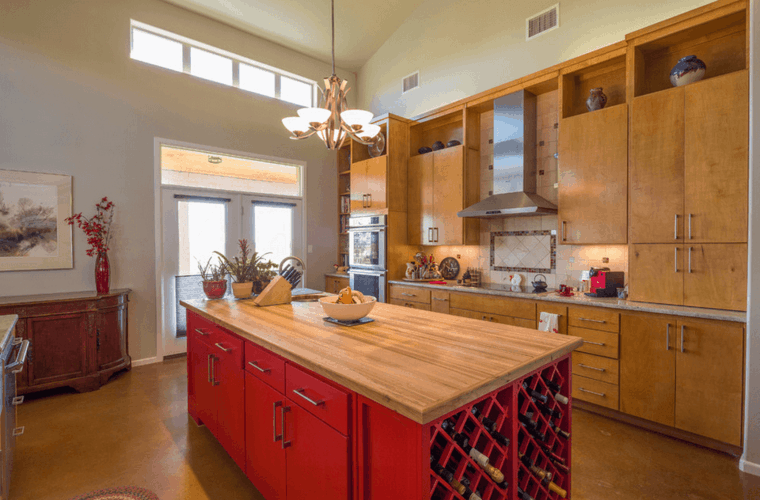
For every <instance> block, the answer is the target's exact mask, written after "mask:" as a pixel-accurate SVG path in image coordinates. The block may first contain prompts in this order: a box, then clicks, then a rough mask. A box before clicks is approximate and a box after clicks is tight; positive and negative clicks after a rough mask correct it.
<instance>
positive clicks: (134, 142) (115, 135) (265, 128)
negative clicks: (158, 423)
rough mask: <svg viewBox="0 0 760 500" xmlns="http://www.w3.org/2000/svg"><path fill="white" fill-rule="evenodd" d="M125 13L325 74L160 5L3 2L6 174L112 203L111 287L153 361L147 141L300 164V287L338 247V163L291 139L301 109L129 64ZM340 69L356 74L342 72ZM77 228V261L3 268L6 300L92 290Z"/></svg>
mask: <svg viewBox="0 0 760 500" xmlns="http://www.w3.org/2000/svg"><path fill="white" fill-rule="evenodd" d="M130 18H133V19H135V20H138V21H142V22H145V23H148V24H151V25H154V26H157V27H160V28H163V29H166V30H169V31H172V32H175V33H178V34H181V35H184V36H187V37H190V38H193V39H196V40H199V41H201V42H204V43H208V44H210V45H214V46H217V47H220V48H223V49H226V50H228V51H230V52H233V53H237V54H241V55H243V56H246V57H249V58H251V59H254V60H257V61H261V62H264V63H266V64H270V65H272V66H275V67H279V68H282V69H284V70H287V71H291V72H293V73H297V74H300V75H303V76H306V77H308V78H311V79H314V80H317V81H321V79H322V78H323V77H325V76H328V75H329V74H330V72H331V70H330V67H329V65H327V64H324V63H322V62H318V61H316V60H314V59H311V58H308V57H306V56H303V55H300V54H297V53H295V52H293V51H290V50H288V49H285V48H283V47H281V46H278V45H275V44H272V43H269V42H266V41H264V40H262V39H259V38H256V37H253V36H251V35H248V34H245V33H243V32H240V31H237V30H235V29H232V28H230V27H228V26H226V25H223V24H220V23H217V22H214V21H210V20H209V19H207V18H205V17H202V16H199V15H196V14H193V13H190V12H189V11H186V10H183V9H180V8H178V7H175V6H173V5H170V4H167V3H164V2H162V1H159V0H76V1H74V0H67V1H65V2H62V1H59V0H47V1H42V0H35V1H22V0H3V2H1V3H0V96H2V97H1V98H0V169H9V170H24V171H35V172H53V173H61V174H68V175H72V176H73V191H74V211H75V212H80V211H84V212H85V213H86V214H89V213H90V212H92V211H93V206H94V204H95V203H96V201H97V200H99V199H100V198H101V197H103V196H108V197H109V199H113V200H114V201H115V202H116V207H117V208H116V220H115V240H114V243H113V245H112V251H111V252H110V258H111V264H112V267H113V269H114V274H113V279H112V286H113V287H129V288H132V289H133V290H134V292H133V294H132V296H131V304H130V314H129V325H130V335H129V350H130V354H131V355H132V357H133V359H135V360H138V359H144V358H150V357H152V356H155V355H156V326H155V325H156V294H155V264H154V262H155V255H154V254H155V252H154V248H155V244H154V238H155V234H154V229H153V221H154V209H153V206H154V192H153V143H154V138H155V137H162V138H167V139H173V140H178V141H185V142H191V143H197V144H205V145H210V146H214V147H219V148H225V149H232V150H239V151H246V152H251V153H258V154H263V155H268V156H277V157H284V158H291V159H295V160H300V161H305V162H307V167H306V169H307V179H308V180H307V187H306V193H307V200H308V205H307V206H306V207H305V213H306V225H307V243H308V244H310V245H313V247H314V251H313V253H312V254H310V255H309V256H308V257H309V271H310V273H309V274H310V279H309V283H308V285H310V286H314V287H316V286H322V285H320V283H324V282H323V278H322V276H321V274H322V273H324V272H328V271H332V263H333V261H334V259H335V254H336V245H337V241H336V237H335V232H336V229H337V228H336V225H337V206H336V199H337V186H336V179H335V177H336V176H335V174H334V172H335V158H334V155H333V154H330V153H329V152H328V151H327V150H326V149H325V148H324V146H323V145H320V143H319V141H318V140H316V139H312V140H309V141H303V142H298V143H296V142H293V141H291V140H289V139H288V133H287V130H285V129H284V127H282V124H281V123H280V119H281V118H283V117H285V116H289V115H293V114H295V111H296V108H297V106H295V105H291V104H288V103H283V102H281V101H277V100H274V99H267V98H263V97H257V96H255V95H254V94H250V93H246V92H243V91H240V90H238V89H234V88H230V87H225V86H222V85H217V84H214V83H210V82H206V81H203V80H200V79H197V78H193V77H191V76H188V75H184V74H178V73H174V72H171V71H167V70H163V69H161V68H157V67H154V66H149V65H146V64H142V63H139V62H136V61H132V60H131V59H129V20H130ZM339 75H340V76H342V77H350V79H351V80H353V79H354V77H353V75H349V74H348V73H347V72H344V71H339ZM86 248H87V247H86V242H85V238H84V235H83V234H82V232H81V231H80V230H76V231H75V235H74V269H71V270H57V271H32V272H3V273H0V295H2V296H7V295H22V294H36V293H51V292H63V291H79V290H94V288H95V283H94V278H93V265H94V260H93V259H92V258H89V257H87V256H86V255H85V250H86Z"/></svg>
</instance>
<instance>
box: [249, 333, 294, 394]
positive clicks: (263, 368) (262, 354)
mask: <svg viewBox="0 0 760 500" xmlns="http://www.w3.org/2000/svg"><path fill="white" fill-rule="evenodd" d="M245 371H247V372H249V373H251V374H253V375H255V376H256V377H258V378H260V379H261V380H263V381H264V382H266V383H267V384H269V385H271V386H272V387H273V388H275V389H277V390H278V391H280V393H282V394H284V393H285V360H284V359H282V358H281V357H279V356H277V355H276V354H274V353H272V352H269V351H267V350H266V349H263V348H261V347H259V346H257V345H256V344H253V343H251V342H246V343H245Z"/></svg>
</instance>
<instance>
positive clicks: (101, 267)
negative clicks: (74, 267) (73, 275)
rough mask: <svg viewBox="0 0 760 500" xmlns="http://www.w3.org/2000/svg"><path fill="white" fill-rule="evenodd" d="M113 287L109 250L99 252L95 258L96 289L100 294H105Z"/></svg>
mask: <svg viewBox="0 0 760 500" xmlns="http://www.w3.org/2000/svg"><path fill="white" fill-rule="evenodd" d="M110 288H111V263H110V262H109V261H108V253H107V252H98V256H97V258H96V259H95V289H96V290H97V291H98V294H105V293H108V291H109V290H110Z"/></svg>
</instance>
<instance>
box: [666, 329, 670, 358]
mask: <svg viewBox="0 0 760 500" xmlns="http://www.w3.org/2000/svg"><path fill="white" fill-rule="evenodd" d="M665 350H666V351H669V350H670V323H668V327H667V328H666V329H665Z"/></svg>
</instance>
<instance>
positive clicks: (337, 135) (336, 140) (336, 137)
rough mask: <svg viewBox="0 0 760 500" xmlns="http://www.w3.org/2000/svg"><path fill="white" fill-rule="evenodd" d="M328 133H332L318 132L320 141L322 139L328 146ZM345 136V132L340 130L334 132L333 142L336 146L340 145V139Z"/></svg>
mask: <svg viewBox="0 0 760 500" xmlns="http://www.w3.org/2000/svg"><path fill="white" fill-rule="evenodd" d="M328 132H330V130H320V131H319V132H317V135H318V136H319V138H320V139H322V140H323V141H325V144H327V139H326V138H327V134H328ZM343 134H344V132H343V131H342V130H340V129H336V130H333V131H332V137H333V142H334V143H335V144H339V143H340V139H342V138H343Z"/></svg>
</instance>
